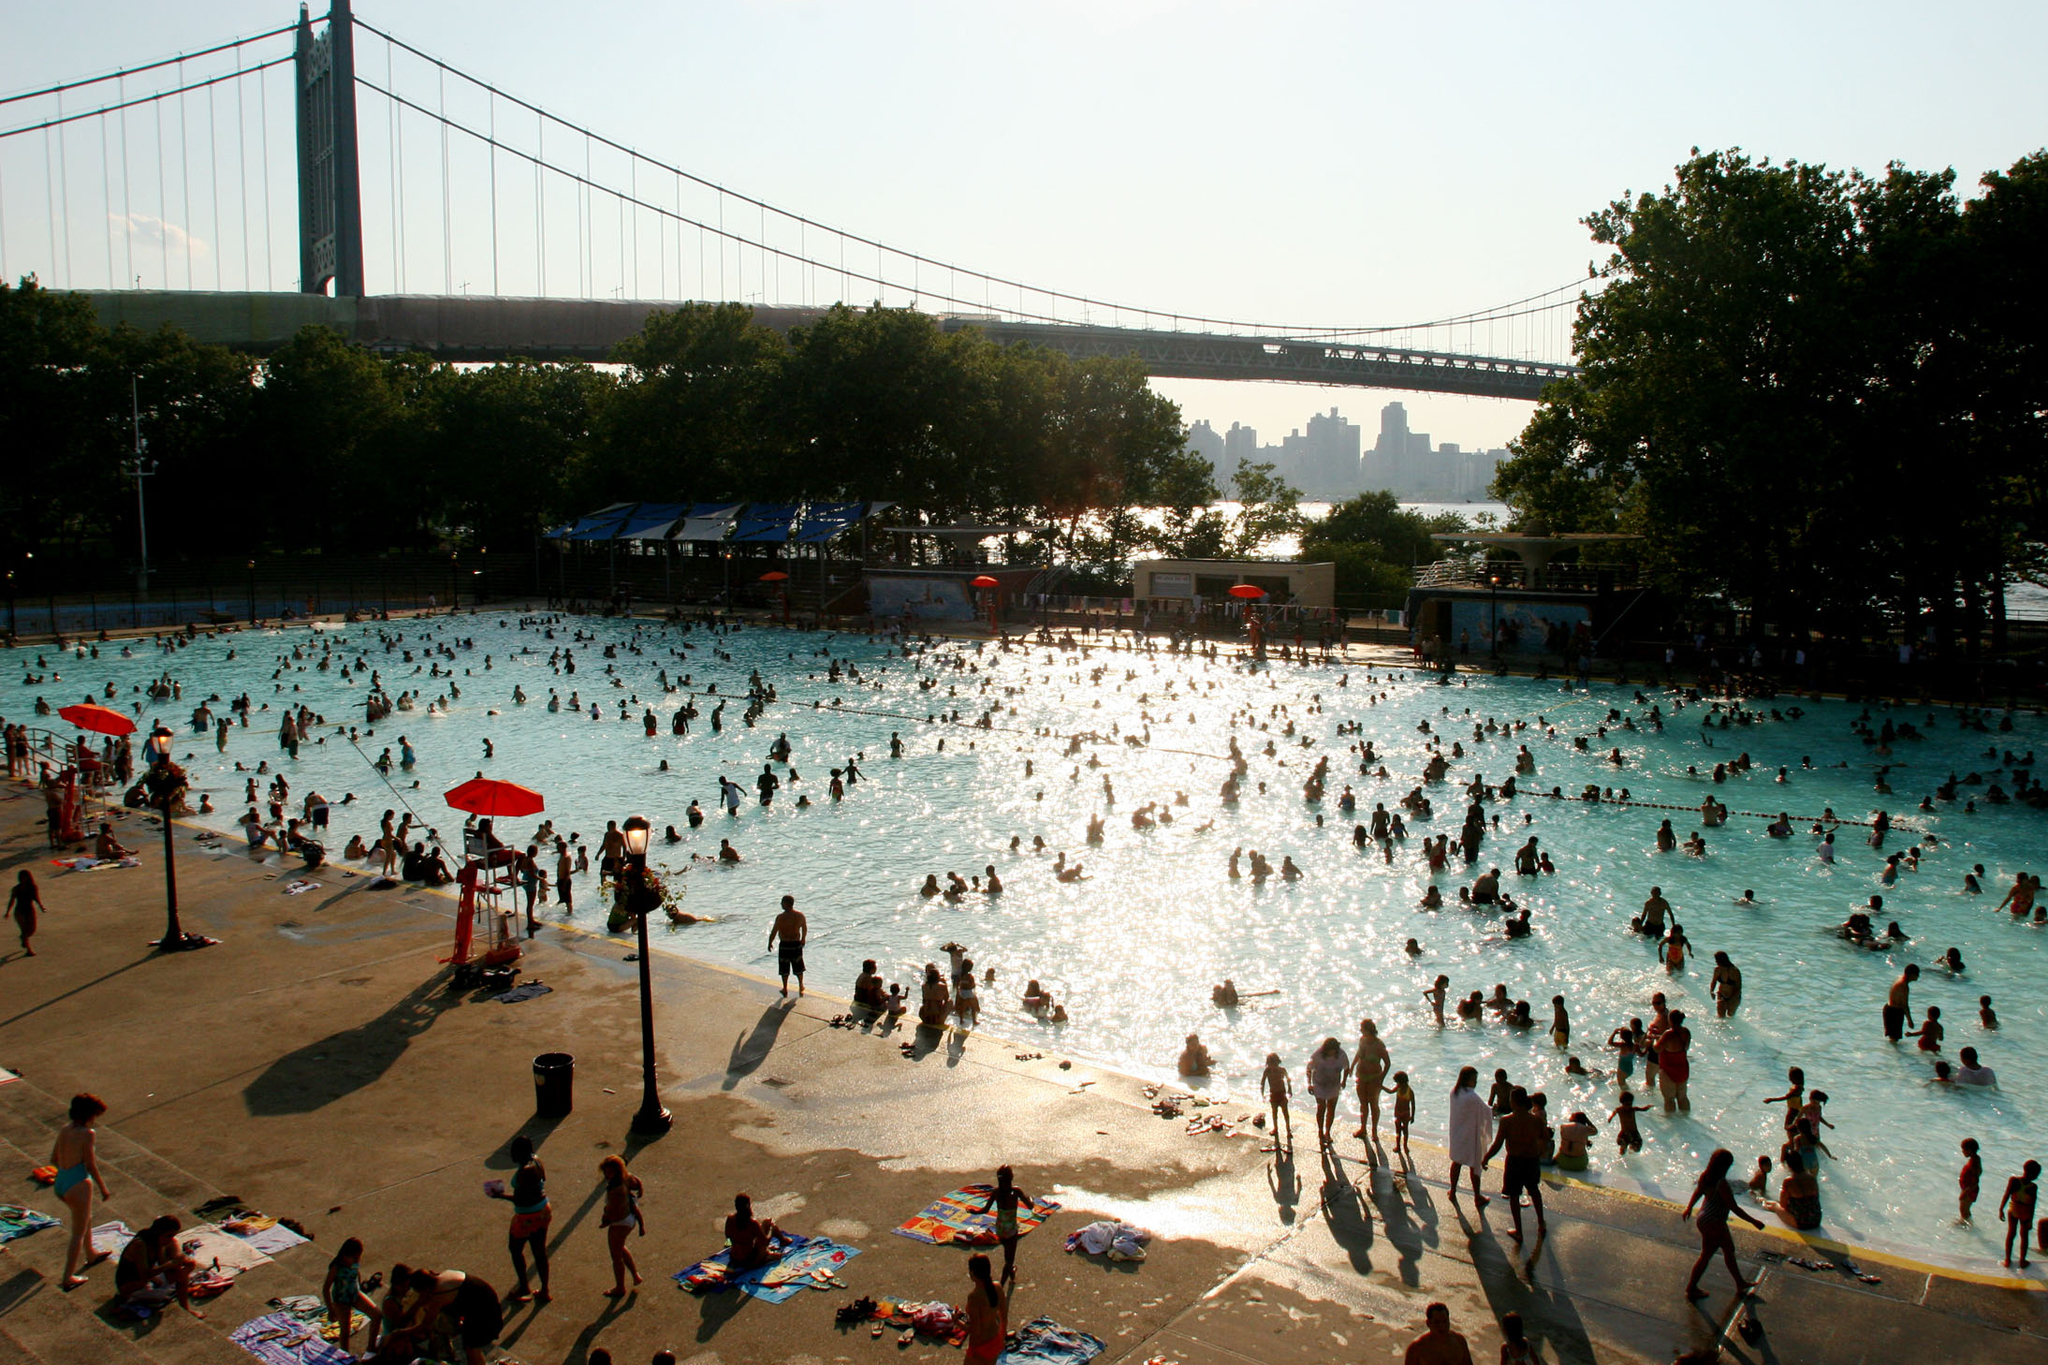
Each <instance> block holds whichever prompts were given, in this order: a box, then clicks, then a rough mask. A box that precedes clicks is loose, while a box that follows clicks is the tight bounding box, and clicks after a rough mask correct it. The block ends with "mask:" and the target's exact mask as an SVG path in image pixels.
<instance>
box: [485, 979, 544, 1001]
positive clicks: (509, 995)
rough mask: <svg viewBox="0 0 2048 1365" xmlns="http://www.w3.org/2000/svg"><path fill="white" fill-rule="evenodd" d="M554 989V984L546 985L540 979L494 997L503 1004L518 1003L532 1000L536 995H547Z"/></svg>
mask: <svg viewBox="0 0 2048 1365" xmlns="http://www.w3.org/2000/svg"><path fill="white" fill-rule="evenodd" d="M554 989H555V988H554V987H553V986H549V985H544V984H543V983H541V982H539V981H528V982H525V983H523V984H521V985H517V986H514V987H513V988H512V989H511V990H509V991H506V992H505V993H504V994H503V995H500V996H496V997H494V998H495V999H496V1000H497V1002H498V1003H499V1004H501V1005H516V1004H518V1003H519V1002H520V1001H522V1000H531V999H533V997H535V996H536V995H547V994H549V993H550V992H552V991H553V990H554Z"/></svg>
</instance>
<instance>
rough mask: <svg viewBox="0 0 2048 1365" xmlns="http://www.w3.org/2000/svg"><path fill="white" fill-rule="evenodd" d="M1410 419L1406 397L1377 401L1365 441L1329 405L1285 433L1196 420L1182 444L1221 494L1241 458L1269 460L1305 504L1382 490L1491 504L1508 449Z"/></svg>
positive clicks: (1415, 498)
mask: <svg viewBox="0 0 2048 1365" xmlns="http://www.w3.org/2000/svg"><path fill="white" fill-rule="evenodd" d="M1355 396H1356V395H1355V394H1354V397H1355ZM1413 417H1414V414H1413V413H1411V412H1409V411H1408V407H1407V401H1406V399H1405V398H1396V399H1392V400H1390V401H1387V402H1385V403H1382V404H1380V405H1379V410H1378V415H1377V419H1376V423H1375V429H1374V432H1373V439H1372V441H1371V442H1370V443H1369V444H1368V443H1367V442H1366V440H1365V434H1366V433H1365V429H1364V427H1363V426H1362V425H1361V424H1359V423H1357V422H1353V421H1352V420H1351V419H1350V418H1349V417H1346V416H1345V415H1343V413H1342V411H1341V407H1340V405H1335V404H1333V405H1332V406H1331V407H1330V408H1329V409H1327V410H1326V411H1322V412H1313V413H1310V414H1309V416H1308V419H1307V421H1306V422H1305V423H1300V424H1297V425H1295V426H1293V427H1291V428H1289V430H1288V432H1287V434H1286V435H1285V436H1279V435H1278V433H1277V432H1261V431H1260V430H1259V429H1258V428H1256V427H1254V426H1252V425H1250V424H1249V423H1244V422H1235V421H1233V422H1232V423H1231V424H1230V426H1229V428H1228V429H1226V430H1219V429H1218V428H1217V427H1216V426H1215V425H1214V424H1213V423H1212V422H1210V421H1209V420H1208V419H1206V418H1197V419H1195V420H1194V421H1192V422H1189V423H1188V424H1187V448H1188V449H1189V450H1190V451H1192V452H1194V453H1195V454H1198V455H1200V456H1201V457H1202V458H1204V459H1205V460H1207V461H1208V462H1209V465H1210V467H1211V468H1212V469H1213V470H1214V471H1215V475H1216V485H1217V487H1218V489H1220V490H1221V491H1222V492H1223V494H1224V496H1225V497H1228V496H1229V494H1230V477H1231V475H1232V473H1233V472H1234V471H1235V470H1236V469H1237V465H1238V461H1239V460H1241V459H1242V460H1248V461H1250V462H1252V463H1254V464H1270V465H1272V466H1273V468H1274V472H1275V474H1277V475H1278V476H1279V477H1280V478H1282V479H1285V480H1286V481H1287V482H1288V483H1289V484H1290V485H1292V486H1293V487H1294V488H1296V489H1298V490H1299V491H1300V493H1301V495H1302V499H1303V501H1305V502H1341V501H1343V500H1344V499H1346V498H1349V497H1352V496H1355V495H1356V494H1359V493H1364V492H1376V491H1381V490H1385V491H1388V492H1391V493H1393V494H1395V495H1396V496H1397V497H1399V498H1401V499H1402V500H1403V501H1406V502H1490V501H1492V498H1491V496H1490V494H1489V493H1488V491H1487V485H1488V484H1490V483H1491V482H1492V479H1493V471H1494V468H1495V466H1496V465H1497V464H1498V463H1499V462H1500V461H1501V460H1502V459H1505V458H1506V457H1507V454H1508V452H1507V450H1506V449H1505V448H1502V447H1498V446H1496V447H1491V448H1468V447H1466V446H1465V445H1464V443H1462V442H1458V441H1436V440H1434V439H1433V438H1432V436H1431V434H1430V433H1428V432H1423V431H1417V430H1415V429H1414V426H1413V425H1412V420H1411V419H1412V418H1413ZM1276 437H1277V439H1275V438H1276Z"/></svg>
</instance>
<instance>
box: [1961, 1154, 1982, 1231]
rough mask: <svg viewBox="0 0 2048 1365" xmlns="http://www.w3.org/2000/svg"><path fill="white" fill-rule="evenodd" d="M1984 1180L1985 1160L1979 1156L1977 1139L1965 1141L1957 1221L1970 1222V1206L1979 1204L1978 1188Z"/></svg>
mask: <svg viewBox="0 0 2048 1365" xmlns="http://www.w3.org/2000/svg"><path fill="white" fill-rule="evenodd" d="M1983 1180H1984V1158H1983V1157H1981V1156H1979V1155H1977V1139H1975V1138H1964V1139H1963V1173H1962V1175H1961V1177H1960V1178H1959V1179H1958V1180H1957V1182H1956V1183H1957V1184H1958V1186H1959V1187H1960V1192H1959V1193H1958V1194H1957V1196H1956V1221H1957V1222H1959V1223H1968V1222H1969V1221H1970V1206H1971V1205H1972V1204H1974V1203H1976V1202H1977V1188H1978V1186H1979V1185H1980V1184H1981V1183H1982V1182H1983Z"/></svg>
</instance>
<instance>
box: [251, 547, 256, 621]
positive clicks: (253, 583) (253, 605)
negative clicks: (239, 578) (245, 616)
mask: <svg viewBox="0 0 2048 1365" xmlns="http://www.w3.org/2000/svg"><path fill="white" fill-rule="evenodd" d="M249 624H250V625H252V626H253V625H255V624H256V561H255V560H253V559H252V560H250V561H249Z"/></svg>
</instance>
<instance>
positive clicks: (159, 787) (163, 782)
mask: <svg viewBox="0 0 2048 1365" xmlns="http://www.w3.org/2000/svg"><path fill="white" fill-rule="evenodd" d="M142 747H143V751H144V752H145V753H147V754H148V755H149V771H148V772H147V773H146V774H144V776H143V779H142V781H143V785H144V786H145V787H147V788H148V789H149V794H150V795H151V796H152V797H154V798H155V800H156V806H157V809H158V810H160V811H162V812H163V817H164V937H163V942H162V943H161V944H159V945H158V946H159V948H160V949H161V950H162V951H164V952H166V953H175V952H180V951H182V950H184V949H187V948H204V947H205V946H206V940H205V939H203V938H200V937H199V936H198V935H196V934H195V935H187V934H186V933H185V928H184V926H183V925H182V924H180V923H179V922H178V868H177V863H176V861H175V851H174V845H173V844H172V842H171V802H172V800H173V799H174V798H175V797H176V796H177V792H178V788H179V786H180V785H182V782H181V779H182V776H183V775H182V774H181V773H179V772H178V768H177V765H176V764H174V763H172V762H171V732H170V729H169V728H168V727H167V726H163V725H159V726H157V727H156V728H155V729H154V730H152V731H151V732H150V735H149V739H148V740H147V741H145V742H144V744H143V746H142Z"/></svg>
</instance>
